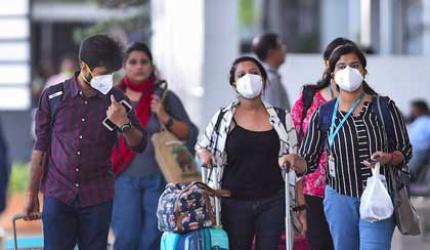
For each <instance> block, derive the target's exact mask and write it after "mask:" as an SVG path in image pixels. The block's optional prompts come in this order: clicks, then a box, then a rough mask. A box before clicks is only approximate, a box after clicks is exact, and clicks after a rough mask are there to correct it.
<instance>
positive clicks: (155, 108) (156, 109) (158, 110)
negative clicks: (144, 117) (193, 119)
mask: <svg viewBox="0 0 430 250" xmlns="http://www.w3.org/2000/svg"><path fill="white" fill-rule="evenodd" d="M151 111H152V112H153V113H155V114H156V115H157V117H158V118H164V117H167V119H168V116H169V114H167V112H166V110H165V109H164V105H163V103H162V102H161V100H160V97H158V96H157V95H155V94H154V95H152V100H151ZM167 119H166V120H167ZM161 120H164V119H161Z"/></svg>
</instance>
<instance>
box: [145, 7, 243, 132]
mask: <svg viewBox="0 0 430 250" xmlns="http://www.w3.org/2000/svg"><path fill="white" fill-rule="evenodd" d="M237 2H238V1H237V0H181V1H177V0H157V1H152V3H151V20H152V30H153V36H152V50H153V54H154V60H155V63H156V65H157V67H158V68H159V70H160V72H161V75H162V77H163V78H165V79H167V81H168V82H169V84H170V87H171V89H173V90H174V91H175V92H176V93H177V94H178V95H180V97H181V99H182V101H183V102H184V104H185V107H186V108H187V111H188V113H189V114H190V116H191V117H192V120H193V121H194V122H196V123H197V124H199V125H201V124H206V123H207V121H208V120H209V119H210V117H211V116H212V115H213V113H214V112H215V111H216V110H217V109H219V107H220V106H222V105H225V104H226V103H228V102H229V101H230V100H231V99H232V96H233V91H232V90H231V88H230V86H229V85H228V71H229V67H230V64H231V62H232V61H233V60H234V58H235V57H236V56H237V55H238V51H239V29H238V27H239V24H238V18H237V15H238V9H237V8H238V6H237V4H238V3H237ZM201 127H202V126H201Z"/></svg>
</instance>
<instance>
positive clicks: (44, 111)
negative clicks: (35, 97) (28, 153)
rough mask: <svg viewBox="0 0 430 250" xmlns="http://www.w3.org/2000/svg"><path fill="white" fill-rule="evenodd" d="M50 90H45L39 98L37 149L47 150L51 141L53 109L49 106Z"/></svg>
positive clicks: (35, 147) (36, 121)
mask: <svg viewBox="0 0 430 250" xmlns="http://www.w3.org/2000/svg"><path fill="white" fill-rule="evenodd" d="M47 92H48V91H46V90H45V91H44V92H43V93H42V95H41V96H40V99H39V107H38V109H37V112H36V119H35V123H36V126H35V127H36V143H35V145H34V149H35V150H40V151H43V152H46V151H47V150H48V147H49V142H50V136H51V135H50V131H51V109H50V106H49V96H48V93H47Z"/></svg>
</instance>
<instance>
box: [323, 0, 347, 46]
mask: <svg viewBox="0 0 430 250" xmlns="http://www.w3.org/2000/svg"><path fill="white" fill-rule="evenodd" d="M348 2H349V1H338V0H322V2H321V14H320V16H321V26H320V30H321V40H320V41H321V44H320V46H321V49H322V50H323V49H324V48H325V47H326V46H327V44H328V43H329V42H331V41H332V40H333V39H334V38H336V37H340V36H341V37H347V38H350V36H349V35H350V34H349V28H348Z"/></svg>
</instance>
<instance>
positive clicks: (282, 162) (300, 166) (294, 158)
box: [278, 154, 306, 174]
mask: <svg viewBox="0 0 430 250" xmlns="http://www.w3.org/2000/svg"><path fill="white" fill-rule="evenodd" d="M278 163H279V166H280V167H281V168H285V167H288V168H291V169H293V170H294V171H296V172H297V173H300V174H303V173H304V172H305V171H306V162H305V160H303V159H302V158H301V157H300V156H298V155H297V154H288V155H284V156H282V157H280V158H279V160H278Z"/></svg>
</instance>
